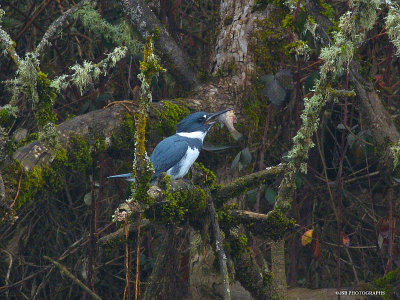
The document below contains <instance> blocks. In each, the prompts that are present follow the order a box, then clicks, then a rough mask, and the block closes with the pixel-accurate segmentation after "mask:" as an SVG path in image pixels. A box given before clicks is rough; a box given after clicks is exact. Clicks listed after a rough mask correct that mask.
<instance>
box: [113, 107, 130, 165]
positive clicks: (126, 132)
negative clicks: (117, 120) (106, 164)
mask: <svg viewBox="0 0 400 300" xmlns="http://www.w3.org/2000/svg"><path fill="white" fill-rule="evenodd" d="M121 127H122V131H121V133H120V134H118V135H113V136H112V137H111V144H112V147H111V148H110V149H109V150H108V153H109V155H110V156H114V157H120V156H121V155H123V154H126V155H128V156H130V157H132V156H133V154H134V152H135V121H134V119H133V117H132V116H131V115H130V114H129V113H126V114H125V115H124V117H123V120H122V126H121Z"/></svg>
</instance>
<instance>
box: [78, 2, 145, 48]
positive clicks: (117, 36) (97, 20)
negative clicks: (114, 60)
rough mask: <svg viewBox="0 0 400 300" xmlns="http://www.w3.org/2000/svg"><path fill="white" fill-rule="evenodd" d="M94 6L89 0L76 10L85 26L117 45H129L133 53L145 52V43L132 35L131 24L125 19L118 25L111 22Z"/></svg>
mask: <svg viewBox="0 0 400 300" xmlns="http://www.w3.org/2000/svg"><path fill="white" fill-rule="evenodd" d="M93 6H94V5H93V4H92V3H91V2H87V3H86V4H85V5H83V6H82V8H80V9H79V10H78V11H76V14H75V15H76V16H77V17H78V18H79V20H80V21H81V22H82V24H83V26H85V27H86V28H87V29H89V30H90V31H92V32H93V33H94V34H96V35H97V36H101V37H103V38H104V39H105V40H107V41H109V42H112V43H113V44H114V45H116V46H125V47H127V48H128V51H129V52H130V53H131V54H139V53H141V52H143V49H142V48H143V44H142V43H141V42H140V41H138V40H137V38H135V37H134V36H132V34H131V30H130V29H129V25H128V24H127V23H126V22H125V21H123V22H121V23H120V24H118V25H113V24H110V23H109V22H107V21H106V20H105V19H104V18H103V17H102V16H101V15H100V13H99V12H98V11H97V10H96V9H95V8H94V7H93Z"/></svg>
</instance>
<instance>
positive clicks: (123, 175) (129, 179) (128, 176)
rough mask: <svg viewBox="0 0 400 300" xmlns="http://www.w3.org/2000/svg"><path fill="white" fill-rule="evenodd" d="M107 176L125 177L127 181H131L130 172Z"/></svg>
mask: <svg viewBox="0 0 400 300" xmlns="http://www.w3.org/2000/svg"><path fill="white" fill-rule="evenodd" d="M107 178H126V180H127V181H130V182H132V181H133V178H132V173H126V174H118V175H113V176H108V177H107Z"/></svg>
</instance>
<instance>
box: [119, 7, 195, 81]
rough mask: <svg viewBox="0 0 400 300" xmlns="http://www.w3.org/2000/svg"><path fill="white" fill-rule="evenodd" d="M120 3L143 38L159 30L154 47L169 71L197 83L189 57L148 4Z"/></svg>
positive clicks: (184, 79)
mask: <svg viewBox="0 0 400 300" xmlns="http://www.w3.org/2000/svg"><path fill="white" fill-rule="evenodd" d="M120 3H121V5H122V6H123V8H124V10H125V13H126V14H127V16H128V17H129V21H130V22H131V24H132V26H133V27H134V28H136V30H137V31H138V32H139V34H140V35H141V36H142V37H143V38H146V36H148V35H149V34H151V33H154V32H156V31H159V35H158V34H157V35H158V38H157V39H155V44H156V48H157V49H158V53H159V54H160V55H162V56H165V58H166V59H167V60H168V61H169V69H170V71H172V72H177V73H178V75H179V77H181V79H182V80H183V81H185V82H186V83H188V84H189V85H198V84H199V80H198V78H197V75H196V73H195V72H194V71H193V70H192V68H191V67H190V65H189V62H190V58H189V57H188V56H187V55H186V53H184V52H183V51H182V49H181V48H180V47H179V46H178V45H177V44H176V42H175V40H174V39H173V38H172V37H171V35H170V34H169V33H168V32H167V30H166V29H165V27H164V25H162V24H161V22H160V21H159V20H158V18H157V17H156V15H155V14H154V13H153V12H152V11H151V9H150V8H149V6H148V5H147V4H146V3H145V2H144V1H142V0H120Z"/></svg>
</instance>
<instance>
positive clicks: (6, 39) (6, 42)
mask: <svg viewBox="0 0 400 300" xmlns="http://www.w3.org/2000/svg"><path fill="white" fill-rule="evenodd" d="M3 15H4V10H2V9H0V21H1V18H2V17H3ZM0 43H1V44H3V46H4V47H5V48H6V51H7V52H8V54H9V55H10V56H11V58H12V60H13V61H14V62H15V63H16V64H17V65H19V63H20V61H21V58H20V57H19V55H18V53H17V51H16V50H15V42H14V41H13V40H12V39H11V38H10V36H9V35H8V33H7V32H6V31H5V30H4V29H3V28H1V26H0Z"/></svg>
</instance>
